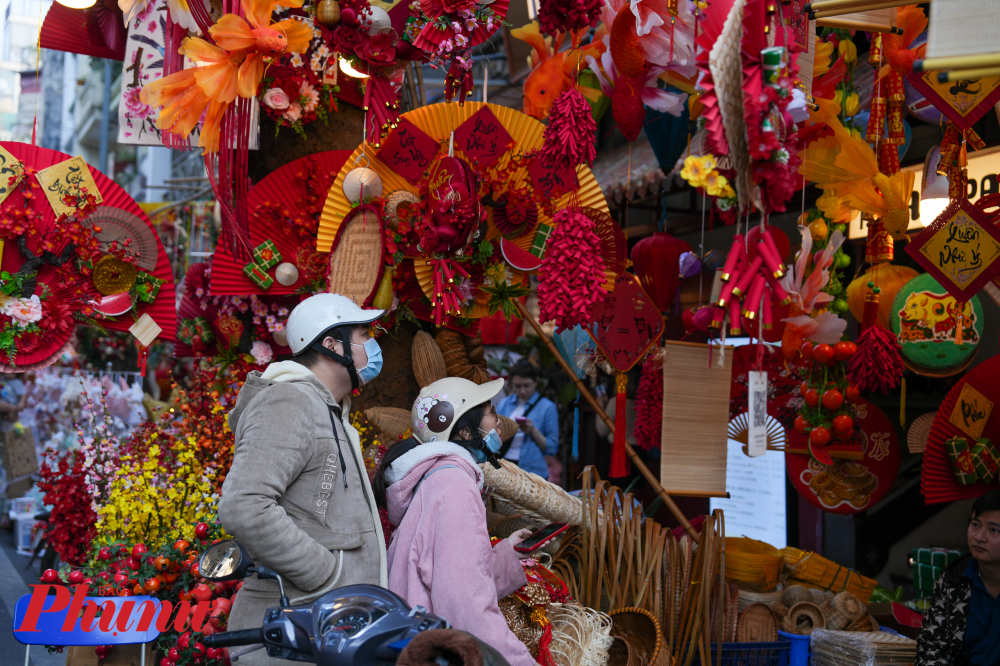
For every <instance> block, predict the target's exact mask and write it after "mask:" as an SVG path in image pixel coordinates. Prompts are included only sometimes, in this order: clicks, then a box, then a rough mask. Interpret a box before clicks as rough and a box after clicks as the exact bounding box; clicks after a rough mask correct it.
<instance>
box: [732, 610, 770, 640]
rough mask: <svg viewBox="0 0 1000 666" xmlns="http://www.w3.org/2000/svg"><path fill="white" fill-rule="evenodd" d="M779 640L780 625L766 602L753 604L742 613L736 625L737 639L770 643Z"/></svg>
mask: <svg viewBox="0 0 1000 666" xmlns="http://www.w3.org/2000/svg"><path fill="white" fill-rule="evenodd" d="M776 640H778V626H777V625H776V624H775V623H774V615H772V614H771V609H770V608H768V607H767V606H766V605H765V604H751V605H750V606H748V607H747V609H746V610H744V611H743V612H742V613H740V619H739V623H738V624H737V626H736V641H737V642H739V643H769V642H771V641H776Z"/></svg>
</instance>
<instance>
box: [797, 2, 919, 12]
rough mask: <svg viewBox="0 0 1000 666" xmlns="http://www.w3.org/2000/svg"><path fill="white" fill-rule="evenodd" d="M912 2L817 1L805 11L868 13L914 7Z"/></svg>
mask: <svg viewBox="0 0 1000 666" xmlns="http://www.w3.org/2000/svg"><path fill="white" fill-rule="evenodd" d="M912 4H913V2H912V0H909V1H908V0H882V1H881V2H880V1H879V0H817V1H816V2H810V3H809V4H807V5H806V6H805V7H804V8H803V11H806V12H826V11H829V10H831V9H850V10H851V11H852V12H868V11H871V10H873V9H891V8H892V7H903V6H905V5H912Z"/></svg>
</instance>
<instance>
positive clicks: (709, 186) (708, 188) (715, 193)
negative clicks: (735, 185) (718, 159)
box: [703, 171, 731, 197]
mask: <svg viewBox="0 0 1000 666" xmlns="http://www.w3.org/2000/svg"><path fill="white" fill-rule="evenodd" d="M703 182H704V187H705V192H707V193H708V196H710V197H721V196H725V193H726V190H727V189H731V188H730V187H729V181H728V180H726V177H725V176H723V175H721V174H720V173H719V172H718V171H710V172H708V173H707V174H706V175H705V180H704V181H703Z"/></svg>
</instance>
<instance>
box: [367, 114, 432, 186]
mask: <svg viewBox="0 0 1000 666" xmlns="http://www.w3.org/2000/svg"><path fill="white" fill-rule="evenodd" d="M437 151H438V142H437V141H435V140H434V139H433V138H431V137H430V136H429V135H428V134H427V133H426V132H424V131H423V130H422V129H420V128H419V127H417V126H416V125H414V124H413V123H411V122H410V121H409V120H407V119H406V118H402V119H400V121H399V126H398V127H397V128H396V129H395V130H393V131H392V132H391V133H390V134H389V136H388V138H387V139H386V140H385V143H383V144H382V148H381V149H380V150H379V151H378V158H379V159H380V160H382V161H383V162H385V164H386V165H387V166H389V167H390V168H391V169H392V170H393V171H395V172H396V173H398V174H399V175H400V176H402V177H403V178H405V179H406V180H408V181H410V182H411V183H413V184H414V185H416V184H417V181H418V180H420V177H421V176H422V175H423V173H424V171H426V170H427V167H429V166H430V165H431V161H432V160H433V159H434V156H435V155H436V154H437Z"/></svg>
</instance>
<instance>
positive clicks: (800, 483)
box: [785, 398, 900, 514]
mask: <svg viewBox="0 0 1000 666" xmlns="http://www.w3.org/2000/svg"><path fill="white" fill-rule="evenodd" d="M855 414H856V417H857V428H856V432H855V434H854V440H855V441H856V443H857V445H858V446H859V448H860V450H861V452H862V456H861V457H860V459H837V460H833V461H830V462H828V463H822V462H820V461H818V460H816V459H815V458H811V457H809V456H805V455H800V454H795V453H787V452H786V453H785V465H786V467H787V469H788V477H789V478H790V479H791V480H792V485H794V486H795V489H796V490H798V491H799V494H800V495H802V496H803V497H804V498H805V499H806V500H807V501H808V502H809V503H810V504H812V505H814V506H816V507H819V508H820V509H822V510H823V511H827V512H830V513H839V514H853V513H858V512H859V511H864V510H865V509H867V508H869V507H872V506H875V505H876V504H878V502H879V501H880V500H881V499H882V498H883V497H885V496H886V495H887V494H888V493H889V490H890V489H891V488H892V485H893V482H894V481H895V479H896V474H897V472H898V471H899V454H900V451H899V441H898V439H897V437H896V428H895V427H893V425H892V423H890V422H889V418H888V417H887V416H886V415H885V414H884V413H883V412H882V411H881V410H880V409H879V408H878V407H876V406H875V405H873V404H872V403H870V402H868V401H867V400H865V399H864V398H858V399H857V400H856V405H855ZM803 440H804V436H803V435H802V434H800V433H798V432H795V431H793V432H791V433H790V434H789V443H788V446H789V447H791V448H803V444H804V442H803Z"/></svg>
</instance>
